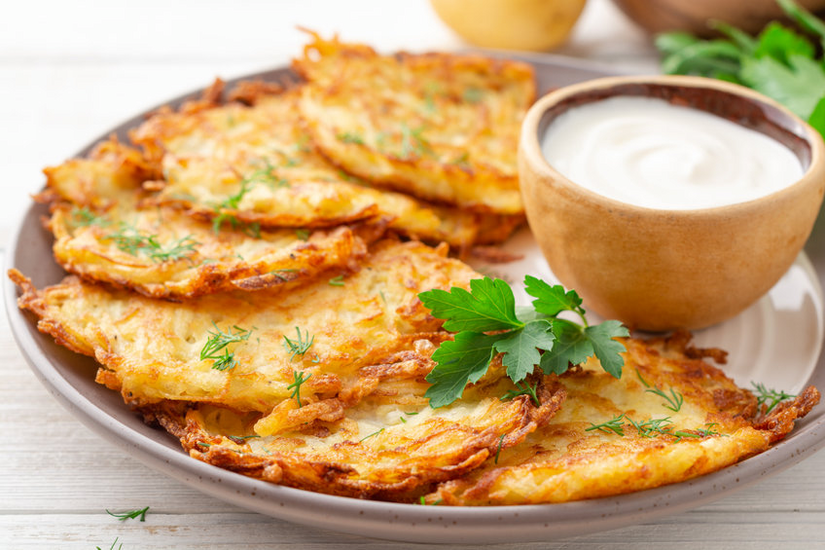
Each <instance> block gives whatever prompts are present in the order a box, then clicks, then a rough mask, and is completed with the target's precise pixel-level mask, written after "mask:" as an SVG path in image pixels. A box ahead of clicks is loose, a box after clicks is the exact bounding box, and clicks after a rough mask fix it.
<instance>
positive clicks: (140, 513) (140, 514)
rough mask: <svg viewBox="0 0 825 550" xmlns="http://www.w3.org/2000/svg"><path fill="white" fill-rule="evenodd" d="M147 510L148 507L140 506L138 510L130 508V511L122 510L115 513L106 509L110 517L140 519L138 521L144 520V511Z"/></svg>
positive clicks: (121, 519) (123, 519)
mask: <svg viewBox="0 0 825 550" xmlns="http://www.w3.org/2000/svg"><path fill="white" fill-rule="evenodd" d="M148 511H149V507H148V506H147V507H146V508H141V509H140V510H132V511H130V512H122V513H119V514H116V513H114V512H110V511H109V510H106V513H107V514H109V515H110V516H112V517H115V518H117V519H119V520H120V521H125V520H127V519H140V521H146V512H148Z"/></svg>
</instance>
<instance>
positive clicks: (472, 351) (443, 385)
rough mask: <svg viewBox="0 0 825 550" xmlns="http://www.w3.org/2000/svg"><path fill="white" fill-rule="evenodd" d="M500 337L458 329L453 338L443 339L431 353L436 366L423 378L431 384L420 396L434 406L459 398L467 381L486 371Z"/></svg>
mask: <svg viewBox="0 0 825 550" xmlns="http://www.w3.org/2000/svg"><path fill="white" fill-rule="evenodd" d="M500 338H501V336H499V335H492V336H488V335H486V334H483V333H479V332H459V333H458V334H456V335H455V340H451V341H450V340H448V341H446V342H443V343H442V344H441V346H439V348H438V349H437V350H435V353H433V357H432V358H433V361H435V362H436V363H437V365H436V367H435V368H433V370H431V371H430V373H429V374H428V375H427V377H426V380H427V382H429V383H430V384H432V385H431V386H430V387H429V388H427V391H426V393H425V394H424V397H426V398H428V399H429V400H430V406H431V407H432V408H434V409H437V408H439V407H444V406H446V405H449V404H450V403H452V402H453V401H455V400H456V399H459V398H460V397H461V395H462V394H463V393H464V388H465V386H467V384H474V383H476V382H478V381H479V379H481V377H482V376H484V374H485V373H486V372H487V368H488V367H489V365H490V360H491V359H492V358H493V354H494V351H493V346H494V345H495V343H496V342H497V341H498V340H499V339H500Z"/></svg>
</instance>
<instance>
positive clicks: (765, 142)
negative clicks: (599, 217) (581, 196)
mask: <svg viewBox="0 0 825 550" xmlns="http://www.w3.org/2000/svg"><path fill="white" fill-rule="evenodd" d="M542 152H543V153H544V156H545V158H546V159H547V160H548V162H550V164H551V165H552V166H553V167H554V168H555V169H556V170H558V171H559V172H560V173H561V174H563V175H564V176H566V177H567V178H568V179H570V180H572V181H573V182H575V183H577V184H579V185H581V186H583V187H586V188H587V189H590V190H591V191H594V192H596V193H599V194H601V195H604V196H606V197H609V198H612V199H616V200H619V201H622V202H625V203H629V204H634V205H637V206H644V207H648V208H658V209H665V210H688V209H696V208H708V207H715V206H723V205H728V204H735V203H738V202H745V201H748V200H752V199H755V198H758V197H762V196H765V195H768V194H770V193H773V192H775V191H778V190H780V189H782V188H784V187H787V186H789V185H791V184H793V183H794V182H796V181H797V180H798V179H799V178H800V177H801V176H802V174H803V168H802V164H801V163H800V161H799V159H798V158H797V157H796V155H794V153H793V152H792V151H791V150H790V149H788V148H787V147H785V146H784V145H783V144H781V143H779V142H778V141H776V140H774V139H772V138H770V137H768V136H766V135H764V134H761V133H759V132H756V131H754V130H751V129H748V128H745V127H744V126H740V125H738V124H735V123H733V122H730V121H728V120H725V119H723V118H721V117H717V116H714V115H712V114H710V113H706V112H704V111H699V110H697V109H692V108H688V107H681V106H674V105H671V104H670V103H668V102H666V101H664V100H660V99H654V98H643V97H616V98H610V99H606V100H603V101H599V102H595V103H590V104H586V105H583V106H580V107H576V108H573V109H570V110H569V111H567V112H566V113H564V114H562V115H560V116H559V117H558V118H556V119H555V120H554V121H553V122H552V123H551V124H550V126H549V128H548V129H547V132H546V134H545V135H544V136H543V139H542Z"/></svg>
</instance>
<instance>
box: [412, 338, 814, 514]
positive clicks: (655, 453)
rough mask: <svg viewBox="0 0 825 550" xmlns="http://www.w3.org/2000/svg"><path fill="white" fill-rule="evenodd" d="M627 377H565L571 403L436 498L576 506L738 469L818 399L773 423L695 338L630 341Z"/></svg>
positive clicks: (597, 370)
mask: <svg viewBox="0 0 825 550" xmlns="http://www.w3.org/2000/svg"><path fill="white" fill-rule="evenodd" d="M624 343H625V345H626V346H627V353H626V354H625V366H624V372H623V374H622V378H621V379H620V380H616V379H615V378H613V377H612V376H610V375H609V374H607V373H605V372H604V371H603V370H602V369H601V367H600V365H599V364H598V361H596V360H594V359H591V360H590V361H589V362H588V363H587V364H586V365H584V366H582V367H580V368H576V369H574V370H572V371H568V372H567V373H566V374H564V375H562V376H560V377H559V381H560V382H561V384H562V385H563V386H564V388H565V390H566V392H567V399H566V400H565V403H564V406H563V407H562V409H561V410H560V411H559V413H558V414H557V415H555V416H554V417H553V418H552V419H550V421H549V422H548V423H547V424H546V425H545V426H544V427H541V428H539V429H538V430H536V431H535V432H533V433H532V434H530V435H529V436H528V437H527V438H526V440H525V441H524V443H523V444H521V445H519V446H518V447H515V448H513V449H508V450H507V451H504V452H502V453H501V457H500V460H499V461H498V464H495V463H493V462H490V461H488V463H487V464H486V465H485V466H484V467H482V468H480V469H478V470H477V471H475V472H473V473H472V474H470V475H469V476H466V477H465V478H462V479H459V480H454V481H450V482H446V483H444V484H443V485H442V486H440V487H439V488H438V489H437V490H436V491H434V492H433V493H432V494H430V495H428V497H427V500H428V501H429V502H434V501H436V500H441V501H442V502H443V503H444V504H449V505H503V504H538V503H551V502H568V501H572V500H581V499H587V498H597V497H604V496H611V495H618V494H624V493H629V492H632V491H639V490H642V489H650V488H653V487H658V486H661V485H666V484H669V483H676V482H680V481H684V480H687V479H691V478H693V477H696V476H699V475H702V474H706V473H709V472H713V471H716V470H719V469H721V468H724V467H726V466H730V465H731V464H735V463H736V462H739V461H740V460H742V459H744V458H747V457H749V456H751V455H754V454H757V453H760V452H762V451H765V450H766V449H767V448H768V447H769V446H770V445H771V444H772V443H774V442H776V441H778V440H779V439H781V438H782V437H784V436H785V435H786V434H787V433H788V432H789V431H790V430H791V429H792V428H793V424H794V420H795V419H797V418H801V417H802V416H805V414H807V413H808V411H809V410H810V409H811V407H813V406H814V405H815V404H816V403H817V402H818V401H819V392H818V391H817V390H816V389H815V388H813V387H811V388H808V389H807V390H805V392H803V393H802V394H801V395H800V396H799V397H798V398H797V399H796V400H795V401H793V402H788V403H784V404H781V405H779V406H778V407H777V409H776V410H775V411H773V412H772V413H771V414H770V415H768V416H767V417H764V416H761V415H760V414H759V413H760V411H758V410H757V401H756V398H755V397H754V396H753V394H751V392H749V391H747V390H743V389H740V388H738V387H736V385H735V384H734V383H733V381H732V380H730V379H729V378H727V377H726V376H725V375H724V374H723V373H722V372H721V371H720V370H719V369H717V368H715V367H713V366H711V365H710V364H708V363H707V362H705V361H703V360H701V359H695V358H691V357H689V356H688V355H687V354H686V351H687V349H686V348H685V344H686V339H685V338H684V337H682V336H677V337H676V338H673V339H671V340H670V341H661V340H660V341H658V342H652V343H646V342H644V341H641V340H635V339H628V340H625V341H624Z"/></svg>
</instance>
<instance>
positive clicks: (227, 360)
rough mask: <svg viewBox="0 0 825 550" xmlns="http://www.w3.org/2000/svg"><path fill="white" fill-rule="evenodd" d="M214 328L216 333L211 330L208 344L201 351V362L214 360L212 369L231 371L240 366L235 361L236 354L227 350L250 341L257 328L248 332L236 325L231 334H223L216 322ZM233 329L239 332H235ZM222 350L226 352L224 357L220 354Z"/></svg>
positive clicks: (230, 330)
mask: <svg viewBox="0 0 825 550" xmlns="http://www.w3.org/2000/svg"><path fill="white" fill-rule="evenodd" d="M212 326H214V327H215V332H212V331H211V330H210V331H207V332H208V333H209V338H208V339H207V340H206V344H204V346H203V349H201V353H200V359H201V361H205V360H206V359H212V360H213V361H214V362H213V363H212V368H213V369H215V370H229V369H233V368H235V365H237V364H238V362H237V361H236V360H235V353H234V352H233V353H230V352H229V350H228V349H226V348H227V346H228V345H229V344H232V343H236V342H242V341H245V340H248V339H249V335H250V334H252V330H254V329H255V327H252V329H250V330H246V329H243V328H241V327H239V326H237V325H235V326H233V327H230V328H229V332H223V331H222V330H220V329H219V328H218V326H217V325H216V324H215V322H214V321H213V322H212ZM233 328H234V329H235V330H236V331H237V332H233V331H232V329H233ZM221 350H223V351H224V353H223V355H221V354H220V353H219V352H220V351H221Z"/></svg>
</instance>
